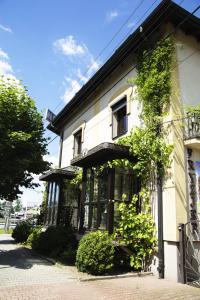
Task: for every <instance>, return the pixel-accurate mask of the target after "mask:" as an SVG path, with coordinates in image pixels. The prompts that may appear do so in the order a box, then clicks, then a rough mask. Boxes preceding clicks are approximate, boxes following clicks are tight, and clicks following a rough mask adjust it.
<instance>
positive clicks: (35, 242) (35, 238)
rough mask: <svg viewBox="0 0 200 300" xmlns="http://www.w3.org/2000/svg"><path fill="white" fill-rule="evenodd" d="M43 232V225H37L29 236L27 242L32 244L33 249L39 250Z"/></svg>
mask: <svg viewBox="0 0 200 300" xmlns="http://www.w3.org/2000/svg"><path fill="white" fill-rule="evenodd" d="M41 233H42V228H41V227H35V228H33V229H32V232H31V234H30V235H29V236H28V239H27V241H26V243H27V244H28V245H30V246H31V248H32V249H34V250H37V249H38V248H39V241H40V235H41Z"/></svg>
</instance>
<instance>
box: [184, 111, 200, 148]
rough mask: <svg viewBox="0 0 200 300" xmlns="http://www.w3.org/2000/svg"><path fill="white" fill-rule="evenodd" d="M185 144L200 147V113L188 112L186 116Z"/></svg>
mask: <svg viewBox="0 0 200 300" xmlns="http://www.w3.org/2000/svg"><path fill="white" fill-rule="evenodd" d="M184 144H185V145H187V146H189V147H190V148H194V149H200V114H199V113H188V114H187V117H186V118H185V130H184Z"/></svg>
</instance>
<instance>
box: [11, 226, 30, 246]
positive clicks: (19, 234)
mask: <svg viewBox="0 0 200 300" xmlns="http://www.w3.org/2000/svg"><path fill="white" fill-rule="evenodd" d="M31 231H32V226H31V225H30V223H29V222H26V221H22V222H20V223H18V224H17V225H16V227H15V228H14V229H13V232H12V237H13V238H14V240H15V242H16V243H24V242H26V241H27V239H28V236H29V235H30V233H31Z"/></svg>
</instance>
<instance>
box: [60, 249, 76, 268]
mask: <svg viewBox="0 0 200 300" xmlns="http://www.w3.org/2000/svg"><path fill="white" fill-rule="evenodd" d="M59 259H60V261H61V262H62V263H64V264H68V265H74V264H75V261H76V248H75V247H72V246H69V247H68V248H67V249H66V250H64V252H63V253H61V254H60V257H59Z"/></svg>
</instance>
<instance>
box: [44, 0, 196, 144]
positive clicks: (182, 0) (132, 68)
mask: <svg viewBox="0 0 200 300" xmlns="http://www.w3.org/2000/svg"><path fill="white" fill-rule="evenodd" d="M183 2H184V0H181V1H180V3H179V5H180V4H182V3H183ZM170 5H171V2H170V3H169V5H168V6H167V7H166V8H165V10H163V12H162V14H161V16H162V15H163V14H164V13H165V12H166V11H167V9H168V8H169V7H170ZM149 9H150V8H149ZM145 13H146V12H145ZM193 13H194V12H193ZM193 13H192V14H193ZM159 17H160V16H159ZM185 19H187V17H186V18H185ZM185 19H184V20H185ZM140 20H141V19H140ZM184 20H183V21H184ZM161 22H163V20H161ZM161 22H160V23H159V24H158V25H157V26H156V27H155V28H154V29H153V30H152V31H151V32H150V33H149V34H148V35H147V36H146V39H147V38H148V37H149V36H150V35H151V34H152V33H154V32H155V31H156V29H157V28H158V27H159V26H160V24H161ZM181 23H182V22H181ZM178 26H179V24H178V25H177V26H176V27H175V29H176V28H178ZM173 32H174V30H173V31H172V32H171V33H170V34H172V33H173ZM165 38H166V37H165ZM142 42H143V41H142ZM142 42H140V43H139V44H138V45H137V47H136V48H135V50H137V49H138V48H139V47H140V45H141V44H142ZM152 50H153V49H151V50H150V51H147V53H146V55H148V54H149V53H150V52H152ZM137 65H138V63H136V64H135V65H134V66H133V67H131V69H130V70H129V71H128V72H127V73H126V74H125V75H123V76H122V77H120V79H119V80H118V81H117V82H115V84H114V85H112V86H111V87H110V88H109V89H108V90H107V91H106V92H105V93H104V94H103V95H101V97H99V98H97V99H96V101H95V102H94V103H92V104H91V105H89V106H88V107H87V109H89V108H91V107H92V106H93V105H94V104H95V103H97V102H98V101H99V100H100V99H102V98H103V97H104V96H105V95H106V94H107V93H109V92H110V90H112V88H113V87H115V86H116V85H117V84H118V83H119V82H120V81H121V80H122V79H123V78H125V77H126V76H127V75H128V74H129V73H130V72H131V71H133V70H134V69H135V68H136V67H137ZM56 138H57V136H56V137H54V138H53V139H52V140H51V141H50V142H49V143H48V144H50V143H51V142H53V141H54V140H55V139H56Z"/></svg>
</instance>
